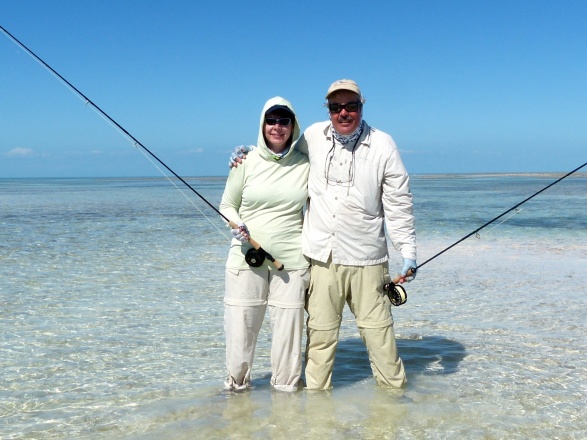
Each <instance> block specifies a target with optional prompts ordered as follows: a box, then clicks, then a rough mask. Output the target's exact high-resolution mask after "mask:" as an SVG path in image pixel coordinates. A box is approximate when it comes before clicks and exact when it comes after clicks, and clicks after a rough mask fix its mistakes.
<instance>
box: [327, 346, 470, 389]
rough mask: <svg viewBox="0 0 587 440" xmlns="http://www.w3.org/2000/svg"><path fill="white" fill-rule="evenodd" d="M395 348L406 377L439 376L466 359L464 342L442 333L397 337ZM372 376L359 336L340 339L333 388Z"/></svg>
mask: <svg viewBox="0 0 587 440" xmlns="http://www.w3.org/2000/svg"><path fill="white" fill-rule="evenodd" d="M397 349H398V351H399V355H400V357H401V358H402V360H403V362H404V367H405V369H406V375H407V376H408V380H409V379H410V376H413V375H417V374H424V375H439V374H451V373H455V372H456V371H457V368H458V366H459V363H460V362H461V361H462V360H463V359H464V358H465V356H466V354H467V353H466V350H465V347H464V345H463V344H461V343H460V342H457V341H453V340H450V339H446V338H443V337H442V336H424V337H414V338H411V339H397ZM368 377H372V373H371V367H370V365H369V358H368V355H367V349H366V348H365V344H364V343H363V341H362V340H361V339H360V338H348V339H344V340H341V341H339V343H338V348H337V352H336V360H335V362H334V372H333V378H332V384H333V386H334V387H336V386H342V385H350V384H353V383H356V382H359V381H361V380H363V379H366V378H368Z"/></svg>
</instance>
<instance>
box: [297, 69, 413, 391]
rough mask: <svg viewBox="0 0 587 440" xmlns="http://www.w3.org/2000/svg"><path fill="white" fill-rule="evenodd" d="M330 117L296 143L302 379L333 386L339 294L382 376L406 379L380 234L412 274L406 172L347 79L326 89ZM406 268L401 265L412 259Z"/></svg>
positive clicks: (397, 383)
mask: <svg viewBox="0 0 587 440" xmlns="http://www.w3.org/2000/svg"><path fill="white" fill-rule="evenodd" d="M326 99H327V104H326V105H327V107H328V111H329V115H330V118H329V121H325V122H319V123H316V124H314V125H312V126H310V127H309V128H308V129H307V130H306V131H305V132H304V134H303V135H302V137H301V138H300V139H299V141H298V143H297V145H296V148H297V149H299V150H300V151H301V152H303V153H307V154H308V156H309V159H310V176H309V180H308V195H309V199H310V201H309V203H308V207H307V210H306V214H305V220H304V226H303V233H302V237H303V252H304V255H306V256H307V257H308V258H310V260H311V264H312V269H311V281H310V288H309V290H308V295H307V298H306V311H307V312H308V320H307V344H306V371H305V375H306V388H307V389H328V388H331V387H332V369H333V366H334V357H335V353H336V346H337V343H338V334H339V329H340V324H341V320H342V312H343V309H344V304H345V302H346V303H347V304H348V305H349V308H350V310H351V312H352V313H353V315H354V316H355V319H356V322H357V326H358V328H359V333H360V335H361V338H362V339H363V341H364V342H365V344H366V346H367V350H368V352H369V360H370V363H371V368H372V370H373V374H374V376H375V378H376V380H377V382H378V383H379V384H381V385H386V386H392V387H401V386H402V385H404V384H405V383H406V376H405V371H404V367H403V363H402V361H401V359H400V358H399V356H398V353H397V347H396V342H395V334H394V331H393V317H392V315H391V306H390V302H389V299H388V298H387V296H386V294H385V292H384V291H383V285H384V284H385V283H386V282H389V280H390V276H389V272H388V267H387V265H388V263H387V260H388V247H387V240H386V234H385V232H386V230H387V234H388V235H389V237H390V238H391V241H392V243H393V246H394V247H395V249H396V250H398V251H400V252H401V255H402V256H403V259H404V267H403V270H402V277H401V282H403V281H409V280H410V278H409V277H408V276H407V275H408V273H411V272H413V273H411V275H412V277H411V279H413V276H415V270H416V267H417V264H416V234H415V228H414V217H413V205H412V195H411V193H410V189H409V178H408V174H407V172H406V170H405V168H404V165H403V163H402V161H401V158H400V155H399V151H398V149H397V147H396V145H395V142H394V141H393V139H392V138H391V136H389V135H388V134H386V133H384V132H382V131H380V130H377V129H375V128H373V127H370V126H369V125H368V124H367V123H366V122H365V121H364V120H363V104H364V103H365V99H364V98H363V95H362V93H361V91H360V89H359V86H358V85H357V84H356V83H355V82H354V81H352V80H348V79H343V80H339V81H336V82H334V83H333V84H332V85H331V86H330V88H329V89H328V92H327V94H326ZM412 268H413V270H412V271H410V272H408V271H409V270H410V269H412Z"/></svg>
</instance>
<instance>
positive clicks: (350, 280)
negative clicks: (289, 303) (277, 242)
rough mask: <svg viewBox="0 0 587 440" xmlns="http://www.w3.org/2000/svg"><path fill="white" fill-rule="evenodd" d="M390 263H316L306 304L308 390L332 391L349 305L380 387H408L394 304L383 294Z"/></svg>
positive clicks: (313, 263) (387, 279) (313, 265)
mask: <svg viewBox="0 0 587 440" xmlns="http://www.w3.org/2000/svg"><path fill="white" fill-rule="evenodd" d="M389 280H390V278H389V273H388V269H387V263H382V264H378V265H373V266H342V265H338V264H333V263H332V262H331V260H330V259H329V260H328V262H327V263H321V262H319V261H312V280H311V282H310V289H309V292H308V298H307V302H306V310H307V311H308V322H307V335H308V339H307V345H306V387H307V388H308V389H327V388H331V387H332V369H333V366H334V356H335V354H336V346H337V344H338V333H339V329H340V323H341V320H342V312H343V309H344V304H345V302H346V303H347V304H348V305H349V308H350V310H351V312H352V313H353V315H354V316H355V319H356V322H357V327H358V328H359V333H360V335H361V338H362V339H363V341H364V342H365V344H366V346H367V350H368V352H369V361H370V363H371V369H372V370H373V375H374V376H375V379H376V380H377V382H378V383H379V384H381V385H388V386H393V387H401V386H402V385H404V384H405V383H406V375H405V371H404V366H403V363H402V361H401V359H400V358H399V355H398V353H397V346H396V343H395V334H394V331H393V317H392V316H391V303H390V301H389V298H388V297H387V295H386V294H385V293H384V292H383V285H384V284H385V283H386V282H389Z"/></svg>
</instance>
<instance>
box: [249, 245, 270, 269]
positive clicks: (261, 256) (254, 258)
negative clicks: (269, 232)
mask: <svg viewBox="0 0 587 440" xmlns="http://www.w3.org/2000/svg"><path fill="white" fill-rule="evenodd" d="M245 261H246V262H247V264H248V265H249V266H251V267H261V265H262V264H263V262H264V261H265V251H264V250H263V249H261V248H259V249H255V248H251V249H249V250H248V251H247V253H246V254H245Z"/></svg>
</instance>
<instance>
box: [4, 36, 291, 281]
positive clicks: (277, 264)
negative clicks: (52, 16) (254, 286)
mask: <svg viewBox="0 0 587 440" xmlns="http://www.w3.org/2000/svg"><path fill="white" fill-rule="evenodd" d="M0 30H1V31H2V32H4V34H5V35H6V36H7V37H8V38H9V39H10V40H12V41H13V42H14V43H16V44H17V45H18V46H19V47H21V48H22V49H24V50H25V51H26V52H27V53H28V54H29V55H30V56H31V57H33V58H34V59H35V60H36V61H37V62H39V63H40V64H41V65H42V66H43V67H45V69H47V70H49V72H51V73H52V74H53V75H54V76H56V77H57V78H58V79H59V80H60V81H61V82H63V83H64V84H65V85H66V86H67V87H68V88H69V89H70V90H72V91H73V92H74V93H75V94H77V96H79V97H80V98H81V99H83V100H84V101H85V103H86V105H88V104H89V105H91V106H92V108H93V109H94V110H95V111H97V112H98V113H99V114H100V116H102V117H103V118H105V119H106V120H107V121H108V122H109V123H110V124H112V125H114V127H116V128H117V129H118V131H120V132H121V133H122V134H123V135H124V136H126V137H127V138H128V139H130V140H131V141H132V143H133V145H134V146H135V147H136V146H139V147H141V148H142V149H143V150H144V151H146V152H147V153H149V155H150V156H151V157H152V158H153V159H155V160H156V161H157V162H159V164H161V165H163V167H165V169H167V171H169V172H170V173H171V174H173V175H174V176H175V177H176V178H177V179H179V180H180V181H181V182H182V183H183V184H184V185H185V186H187V187H188V188H189V189H190V190H192V192H193V193H194V194H196V195H197V196H198V197H199V198H200V199H201V200H202V201H204V202H205V203H206V204H207V205H208V206H209V207H210V208H212V210H214V212H216V213H217V214H218V215H219V216H220V217H222V218H223V219H224V220H225V221H226V222H227V223H228V224H229V225H230V226H231V227H232V228H238V225H237V224H236V223H234V222H233V221H231V220H230V219H229V218H228V217H226V216H225V215H224V214H222V213H221V212H220V211H219V210H218V209H217V208H216V207H215V206H214V205H213V204H212V203H210V202H209V201H208V200H206V198H205V197H204V196H202V195H201V194H200V193H199V192H198V191H196V190H195V189H194V188H193V187H192V186H191V185H190V184H189V183H187V182H186V181H185V180H184V179H183V178H182V177H181V176H180V175H178V174H177V173H176V172H175V171H173V170H172V169H171V168H170V167H169V166H167V164H166V163H165V162H163V161H162V160H161V159H159V158H158V157H157V156H156V155H155V154H154V153H153V152H152V151H151V150H149V149H148V148H147V147H146V146H145V145H143V144H142V143H141V142H140V141H139V140H138V139H137V138H135V137H134V136H133V135H132V134H130V133H129V132H128V131H127V130H126V129H125V128H124V127H123V126H122V125H120V124H119V123H118V122H116V121H115V120H114V119H113V118H111V117H110V115H108V113H106V112H105V111H104V110H102V109H101V108H100V107H99V106H98V105H96V104H95V103H94V102H93V101H92V100H91V99H90V98H88V97H87V96H86V95H84V94H83V93H82V92H81V91H80V90H78V89H77V88H76V87H75V86H74V85H73V84H71V83H70V82H69V81H68V80H66V79H65V78H64V77H63V76H61V75H60V74H59V73H58V72H57V71H56V70H55V69H53V68H52V67H51V66H49V64H47V63H46V62H45V61H43V60H42V59H41V58H40V57H38V56H37V55H36V54H35V53H34V52H33V51H32V50H31V49H29V48H28V47H27V46H25V45H24V44H23V43H22V42H21V41H20V40H18V39H17V38H16V37H15V36H14V35H12V34H11V33H10V32H8V31H7V30H6V29H4V27H3V26H0ZM143 154H144V153H143ZM151 162H152V161H151ZM157 169H158V170H159V171H161V170H160V169H159V167H157ZM163 175H165V176H166V177H167V175H166V174H165V173H163ZM168 179H169V178H168ZM172 183H173V182H172ZM176 187H177V186H176ZM182 193H183V192H182ZM184 196H185V194H184ZM200 212H201V211H200ZM249 243H250V244H251V245H252V246H253V247H254V248H255V249H257V250H258V251H259V252H260V253H261V254H262V255H263V256H264V257H265V258H267V259H268V260H269V261H271V262H272V263H273V265H274V266H275V267H276V268H277V269H278V270H283V264H281V263H280V262H279V261H277V260H276V259H275V258H273V256H272V255H271V254H269V253H268V252H267V251H265V250H264V249H263V248H262V247H261V245H260V244H259V243H257V242H256V241H255V240H253V238H252V237H251V238H249Z"/></svg>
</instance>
